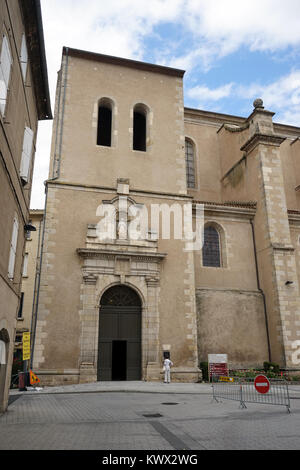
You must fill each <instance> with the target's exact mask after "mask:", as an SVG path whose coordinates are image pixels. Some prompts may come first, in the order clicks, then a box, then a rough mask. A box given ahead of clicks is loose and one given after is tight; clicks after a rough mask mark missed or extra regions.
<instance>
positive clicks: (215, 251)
mask: <svg viewBox="0 0 300 470" xmlns="http://www.w3.org/2000/svg"><path fill="white" fill-rule="evenodd" d="M202 263H203V266H208V267H209V266H210V267H214V268H220V267H221V243H220V233H219V231H218V230H217V229H216V227H214V226H213V225H206V226H205V227H204V243H203V249H202Z"/></svg>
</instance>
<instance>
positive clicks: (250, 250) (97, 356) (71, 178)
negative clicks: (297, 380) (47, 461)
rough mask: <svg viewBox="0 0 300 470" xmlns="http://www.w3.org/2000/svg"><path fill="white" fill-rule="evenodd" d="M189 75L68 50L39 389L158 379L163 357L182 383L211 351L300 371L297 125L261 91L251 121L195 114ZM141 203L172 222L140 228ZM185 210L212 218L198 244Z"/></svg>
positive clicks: (55, 142)
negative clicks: (280, 115)
mask: <svg viewBox="0 0 300 470" xmlns="http://www.w3.org/2000/svg"><path fill="white" fill-rule="evenodd" d="M183 76H184V72H183V71H181V70H177V69H172V68H168V67H161V66H158V65H152V64H147V63H142V62H136V61H132V60H126V59H120V58H116V57H110V56H104V55H101V54H95V53H91V52H86V51H80V50H75V49H70V48H64V49H63V54H62V66H61V70H60V72H59V76H58V84H57V94H56V105H55V118H54V127H53V129H54V131H53V139H52V150H51V163H50V173H49V179H48V181H47V182H46V194H47V197H46V207H45V231H44V236H43V252H42V271H41V283H40V289H39V303H38V317H37V327H36V343H35V350H34V370H35V372H36V373H37V374H38V375H39V377H40V378H41V379H42V381H43V383H48V384H58V383H65V382H70V383H78V382H88V381H96V380H141V379H143V380H161V377H162V359H163V357H164V356H165V355H170V356H171V359H172V361H173V363H174V367H173V369H172V374H173V380H177V381H197V380H199V378H200V377H201V371H200V369H199V364H200V362H201V361H206V360H207V356H208V354H210V353H215V354H216V353H217V354H218V353H219V354H220V353H225V354H227V355H228V360H229V364H230V367H232V368H240V367H242V368H245V367H257V366H262V364H263V362H264V361H273V362H277V363H279V364H280V366H281V367H282V368H285V369H297V368H299V363H298V362H297V358H298V356H297V348H298V347H299V345H300V342H299V341H300V323H299V322H300V317H299V307H300V299H299V283H298V272H299V254H300V253H299V240H300V238H299V235H300V225H299V224H300V200H299V191H298V190H299V187H300V172H299V171H300V170H299V169H300V167H299V164H298V159H299V158H300V143H299V136H300V128H296V127H292V126H287V125H281V124H274V123H273V120H272V118H273V115H274V113H272V112H270V111H267V110H266V109H265V108H264V106H263V103H262V101H261V100H256V101H255V102H254V109H253V111H252V112H251V114H250V115H249V117H248V118H244V117H237V116H230V115H225V114H219V113H213V112H207V111H202V110H197V109H189V108H185V107H184V99H183ZM139 211H140V213H144V214H146V216H145V217H146V219H147V220H148V221H149V218H150V219H151V216H152V215H153V213H155V214H156V216H157V213H159V211H160V212H161V213H162V217H161V220H160V222H161V223H160V224H157V223H156V224H154V225H153V223H152V224H151V223H150V224H149V225H148V226H147V224H146V225H145V226H146V229H145V230H144V232H143V234H144V236H143V237H136V238H135V237H134V236H133V237H132V236H129V235H130V234H129V231H128V230H129V227H131V228H132V227H133V226H134V224H135V223H136V214H137V212H139ZM155 211H158V212H155ZM168 211H169V212H168ZM189 211H190V212H189ZM198 211H199V212H198ZM189 213H190V214H193V221H191V220H190V219H189V218H188V217H186V219H185V216H187V215H188V214H189ZM108 214H109V216H110V218H109V217H108ZM170 214H171V220H173V221H176V223H175V222H174V225H173V226H172V224H171V232H170V235H168V234H166V233H164V222H165V220H166V217H167V216H170ZM111 220H113V222H114V223H113V224H110V222H111ZM151 220H152V222H153V219H151ZM178 220H185V221H189V220H190V226H189V229H190V230H194V232H195V231H196V229H195V228H196V227H197V222H198V220H199V221H200V222H203V224H202V229H201V233H202V235H203V240H202V241H203V247H202V245H201V246H197V245H196V246H195V245H194V246H192V248H191V244H190V243H189V240H188V237H187V236H185V237H180V236H179V234H178V231H177V230H179V231H180V227H182V224H179V223H178ZM156 222H157V219H156ZM137 225H139V229H140V228H141V225H143V223H142V222H141V219H140V221H139V224H137ZM200 225H201V224H200ZM149 227H150V228H149ZM135 228H136V226H135ZM185 229H186V226H185ZM109 232H110V234H111V236H108V235H107V234H108V233H109ZM104 233H105V234H106V236H103V234H104ZM187 233H188V230H187V232H185V235H186V234H187Z"/></svg>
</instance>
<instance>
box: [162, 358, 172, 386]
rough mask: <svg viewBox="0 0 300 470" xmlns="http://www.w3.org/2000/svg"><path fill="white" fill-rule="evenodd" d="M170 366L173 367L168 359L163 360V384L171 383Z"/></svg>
mask: <svg viewBox="0 0 300 470" xmlns="http://www.w3.org/2000/svg"><path fill="white" fill-rule="evenodd" d="M172 365H173V362H172V361H171V360H170V359H168V358H166V359H165V360H164V369H163V370H164V372H165V380H164V382H165V383H170V382H171V367H172Z"/></svg>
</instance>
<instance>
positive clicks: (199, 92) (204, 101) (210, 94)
mask: <svg viewBox="0 0 300 470" xmlns="http://www.w3.org/2000/svg"><path fill="white" fill-rule="evenodd" d="M233 86H234V83H227V84H225V85H222V86H220V87H217V88H208V87H207V86H206V85H197V86H196V87H194V88H190V89H189V90H188V91H187V95H188V96H189V98H191V99H194V100H197V103H198V107H199V108H202V109H203V108H204V107H206V106H210V105H211V103H215V102H217V101H220V100H221V99H223V98H227V97H228V96H230V95H231V93H232V88H233Z"/></svg>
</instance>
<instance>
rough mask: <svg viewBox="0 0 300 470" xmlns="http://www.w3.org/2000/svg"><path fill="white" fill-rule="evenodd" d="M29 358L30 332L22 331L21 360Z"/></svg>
mask: <svg viewBox="0 0 300 470" xmlns="http://www.w3.org/2000/svg"><path fill="white" fill-rule="evenodd" d="M29 359H30V333H29V332H26V333H23V361H28V360H29Z"/></svg>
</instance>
